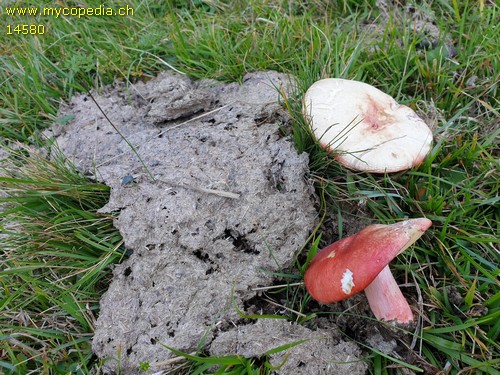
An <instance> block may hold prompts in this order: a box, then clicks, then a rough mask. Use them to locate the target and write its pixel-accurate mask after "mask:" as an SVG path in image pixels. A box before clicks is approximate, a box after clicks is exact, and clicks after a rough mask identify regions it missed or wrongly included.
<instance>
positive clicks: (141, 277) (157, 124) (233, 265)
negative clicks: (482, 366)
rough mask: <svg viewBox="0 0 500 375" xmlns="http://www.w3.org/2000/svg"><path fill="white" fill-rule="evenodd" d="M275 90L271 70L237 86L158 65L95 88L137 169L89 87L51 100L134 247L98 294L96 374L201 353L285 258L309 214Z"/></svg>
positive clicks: (65, 142) (311, 219)
mask: <svg viewBox="0 0 500 375" xmlns="http://www.w3.org/2000/svg"><path fill="white" fill-rule="evenodd" d="M279 87H282V88H283V89H284V90H289V89H290V81H289V77H287V76H285V75H282V74H278V73H275V72H259V73H252V74H248V75H246V76H245V78H244V81H243V84H242V85H238V84H236V83H231V84H223V83H220V82H215V81H211V80H202V81H192V80H190V79H188V78H186V77H182V76H178V75H174V74H170V73H163V74H161V75H160V76H159V77H157V78H156V79H153V80H151V81H149V82H147V83H142V82H140V83H138V84H135V85H134V86H133V87H124V85H123V84H116V85H115V86H114V87H108V88H106V89H105V90H104V92H103V93H102V94H101V95H97V94H94V95H93V96H94V98H95V100H96V101H97V102H98V103H99V106H100V107H101V108H102V110H103V111H104V112H105V113H106V115H107V117H108V118H109V119H110V120H111V121H112V122H113V124H114V125H115V126H116V127H117V128H119V130H120V132H121V133H122V134H123V136H124V137H126V139H127V140H128V142H130V143H131V144H132V145H133V146H134V147H135V149H136V150H137V153H138V154H139V155H140V157H141V159H142V162H143V163H144V165H143V164H142V163H141V161H140V160H139V159H138V157H137V155H136V154H135V153H134V152H133V151H132V150H131V148H130V147H129V145H128V144H127V143H126V142H125V141H124V140H123V139H122V137H121V136H120V135H119V134H118V133H117V132H116V131H115V129H114V128H113V127H112V126H111V125H110V124H109V122H108V121H107V119H106V118H105V116H104V115H103V114H102V113H101V111H100V110H99V109H98V108H97V107H96V105H95V103H94V102H93V100H91V98H88V95H81V96H77V97H74V98H73V100H72V101H71V103H70V104H69V105H67V106H66V107H64V108H62V109H61V113H60V116H68V115H71V116H73V120H72V121H71V122H70V123H68V124H67V125H65V126H58V127H56V126H54V127H53V128H52V135H53V136H54V137H55V138H56V139H57V143H58V144H59V146H60V147H61V148H62V150H63V151H64V153H65V154H66V155H67V156H68V157H69V158H71V159H73V161H74V162H75V164H76V165H77V166H79V167H80V168H81V169H82V170H83V171H84V172H85V173H89V174H94V175H95V177H96V178H98V179H100V180H102V181H103V182H104V183H106V184H107V185H109V186H110V187H111V197H110V201H109V203H108V204H107V205H106V206H105V207H103V208H102V211H103V212H119V214H118V217H117V219H116V222H115V225H116V227H117V228H118V229H119V230H120V232H121V234H122V235H123V238H124V241H125V246H126V247H127V248H128V249H129V250H132V251H133V254H132V256H131V257H130V258H129V259H128V260H127V261H125V262H124V263H123V264H121V265H118V266H117V267H116V268H115V270H114V279H113V281H112V283H111V285H110V287H109V290H108V291H107V293H106V294H105V295H104V296H103V298H102V300H101V312H100V316H99V319H98V322H97V325H96V330H95V337H94V341H93V348H94V351H95V353H96V354H97V355H98V356H99V357H100V358H108V360H106V361H105V368H106V370H109V371H116V370H117V368H118V367H117V366H118V362H119V363H120V369H121V371H122V372H123V373H137V372H138V365H139V364H140V363H141V362H144V361H146V362H148V363H150V365H151V371H154V370H155V369H156V370H158V369H159V367H158V366H155V364H157V363H159V362H161V361H165V360H166V359H167V358H169V357H171V356H173V354H172V353H170V352H169V351H168V350H166V349H165V348H163V347H162V346H161V345H160V344H165V345H168V346H170V347H174V348H177V349H179V350H184V351H188V352H190V351H193V350H195V349H196V348H197V346H198V345H199V344H200V342H201V341H202V339H203V338H204V339H205V341H204V343H205V347H206V349H207V350H209V348H210V345H211V343H212V341H213V339H214V336H215V335H214V333H213V330H212V328H211V327H213V325H215V326H217V327H226V328H225V329H224V330H225V331H231V330H234V329H237V325H236V322H238V321H239V320H240V318H239V316H238V315H237V313H236V311H235V310H234V308H233V307H232V306H231V298H232V289H233V288H234V298H235V301H236V302H237V303H238V304H239V305H240V306H242V305H243V302H244V301H245V300H248V299H250V298H252V297H253V296H255V292H252V291H251V289H252V288H253V287H255V286H257V285H266V284H271V282H272V277H271V276H270V273H271V272H279V271H281V270H283V269H285V268H287V267H290V266H291V265H292V263H293V259H294V255H295V254H296V251H297V250H298V249H299V248H300V247H301V246H302V245H303V244H304V242H305V240H306V239H307V237H308V235H309V233H310V231H311V230H312V229H313V228H314V227H315V225H316V223H317V213H316V211H315V209H314V204H315V198H314V193H313V189H312V188H311V186H310V185H308V184H307V183H306V175H307V173H308V156H307V155H306V154H301V155H298V154H297V152H296V150H295V149H294V147H293V145H292V144H291V142H290V141H289V140H287V139H284V138H280V136H279V131H278V130H279V127H280V126H282V125H283V122H284V121H285V120H286V119H287V117H286V113H285V112H284V111H283V110H282V108H281V107H280V106H279V104H278V91H277V88H279ZM145 167H147V170H146V168H145ZM150 176H154V181H153V180H152V179H151V177H150ZM248 324H251V323H248ZM301 329H303V330H306V331H307V329H306V328H301ZM218 330H219V332H220V331H221V330H220V328H218ZM246 339H247V340H252V339H253V338H252V335H248V336H247V337H246ZM239 340H241V338H240V339H239ZM293 340H295V337H294V338H293ZM293 340H291V341H293ZM319 344H321V342H318V345H319ZM310 350H313V349H310ZM227 354H232V353H227ZM347 357H349V359H350V360H351V361H352V360H354V359H355V358H354V356H353V355H351V354H350V353H348V354H346V358H347ZM118 358H119V361H118V360H117V359H118ZM326 360H328V361H331V360H332V358H331V357H329V358H327V359H325V361H326ZM338 360H339V361H342V360H345V358H344V357H342V356H341V357H338ZM364 368H365V367H364V365H360V367H359V369H360V371H361V372H362V371H364ZM303 371H304V372H303V373H304V374H305V373H310V372H308V367H307V364H305V365H303ZM361 372H358V373H361ZM297 373H299V372H297ZM350 373H351V374H353V373H356V372H352V371H350Z"/></svg>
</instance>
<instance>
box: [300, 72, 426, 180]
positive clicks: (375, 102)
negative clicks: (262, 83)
mask: <svg viewBox="0 0 500 375" xmlns="http://www.w3.org/2000/svg"><path fill="white" fill-rule="evenodd" d="M303 112H304V117H305V118H306V120H307V121H308V122H309V124H310V126H311V128H312V131H313V133H314V136H315V137H316V138H317V139H318V141H319V143H320V145H321V147H323V148H324V149H326V150H328V151H335V152H336V159H337V160H338V161H339V162H340V163H341V164H342V165H344V166H345V167H347V168H350V169H354V170H359V171H365V172H374V173H385V172H398V171H402V170H405V169H409V168H412V167H413V166H416V165H418V164H420V163H421V162H422V161H423V160H424V158H425V156H426V155H427V154H428V153H429V151H430V150H431V143H432V132H431V130H430V129H429V127H428V126H427V124H426V123H425V122H424V121H423V120H422V119H421V118H420V117H418V115H417V114H416V113H415V112H414V111H413V110H412V109H411V108H409V107H407V106H405V105H400V104H398V103H397V102H396V100H394V99H393V98H392V97H391V96H389V95H387V94H385V93H384V92H382V91H380V90H379V89H377V88H375V87H373V86H370V85H368V84H366V83H363V82H358V81H352V80H347V79H340V78H327V79H322V80H320V81H317V82H315V83H314V84H313V85H312V86H311V87H309V89H308V90H307V92H306V93H305V95H304V100H303Z"/></svg>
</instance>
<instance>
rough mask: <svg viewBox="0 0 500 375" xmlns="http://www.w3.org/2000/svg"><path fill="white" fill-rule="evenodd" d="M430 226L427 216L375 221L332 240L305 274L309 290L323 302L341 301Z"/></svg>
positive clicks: (369, 280) (360, 288) (359, 289)
mask: <svg viewBox="0 0 500 375" xmlns="http://www.w3.org/2000/svg"><path fill="white" fill-rule="evenodd" d="M431 225H432V222H431V221H430V220H428V219H425V218H421V219H409V220H405V221H402V222H400V223H397V224H392V225H382V224H375V225H370V226H368V227H366V228H364V229H363V230H361V231H360V232H358V233H357V234H354V235H352V236H349V237H346V238H344V239H342V240H340V241H337V242H335V243H333V244H332V245H330V246H328V247H326V248H324V249H323V250H321V251H320V252H319V253H318V254H317V255H316V256H315V257H314V259H313V260H312V262H311V264H310V265H309V268H308V269H307V271H306V273H305V276H304V283H305V286H306V288H307V291H308V292H309V294H310V295H311V296H312V297H313V298H314V299H315V300H317V301H319V302H322V303H332V302H338V301H341V300H343V299H345V298H347V297H350V296H352V295H354V294H356V293H359V292H361V291H363V290H364V289H365V288H366V287H367V286H368V285H370V284H371V282H372V281H373V280H374V279H375V278H376V277H377V275H378V274H379V273H380V272H381V271H382V269H383V268H384V267H385V266H387V264H389V262H390V261H391V260H392V259H394V258H395V257H396V256H397V255H398V254H399V253H401V252H402V251H404V250H405V249H407V248H408V247H409V246H411V245H412V244H413V243H414V242H415V241H416V240H417V239H418V238H420V236H421V235H422V234H423V233H424V232H425V231H426V230H427V229H428V228H429V227H430V226H431Z"/></svg>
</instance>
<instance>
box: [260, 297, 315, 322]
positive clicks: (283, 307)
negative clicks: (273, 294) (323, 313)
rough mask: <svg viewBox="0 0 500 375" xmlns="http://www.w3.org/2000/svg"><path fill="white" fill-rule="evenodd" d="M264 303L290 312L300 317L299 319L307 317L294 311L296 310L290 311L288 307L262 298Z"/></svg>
mask: <svg viewBox="0 0 500 375" xmlns="http://www.w3.org/2000/svg"><path fill="white" fill-rule="evenodd" d="M264 301H266V302H269V303H270V304H271V305H274V306H278V307H281V308H282V309H285V310H287V311H290V312H292V313H294V314H297V315H298V316H300V317H302V318H305V317H307V315H305V314H302V313H301V312H298V311H296V310H293V309H291V308H289V307H286V306H283V305H281V304H279V303H277V302H274V301H273V300H271V299H268V298H264Z"/></svg>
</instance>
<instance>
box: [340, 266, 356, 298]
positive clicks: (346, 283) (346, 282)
mask: <svg viewBox="0 0 500 375" xmlns="http://www.w3.org/2000/svg"><path fill="white" fill-rule="evenodd" d="M352 275H353V273H352V271H351V270H350V269H349V268H346V269H345V272H344V274H343V275H342V291H343V292H344V293H345V294H350V293H351V290H352V288H353V287H354V280H353V278H352Z"/></svg>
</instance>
